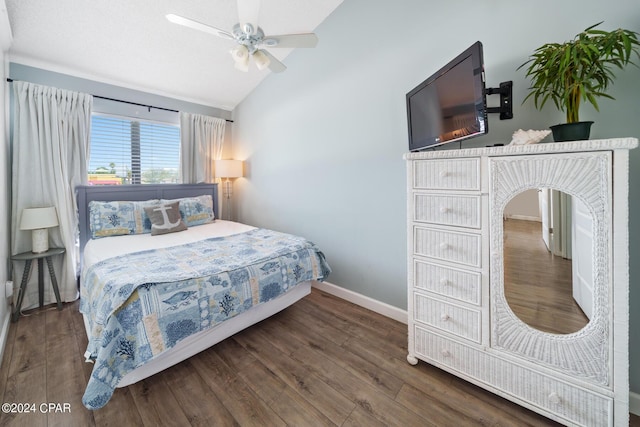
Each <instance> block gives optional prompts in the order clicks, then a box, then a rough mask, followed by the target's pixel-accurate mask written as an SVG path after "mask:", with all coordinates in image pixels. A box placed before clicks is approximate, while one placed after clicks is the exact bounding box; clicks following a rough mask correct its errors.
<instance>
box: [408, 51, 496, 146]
mask: <svg viewBox="0 0 640 427" xmlns="http://www.w3.org/2000/svg"><path fill="white" fill-rule="evenodd" d="M407 122H408V124H409V150H410V151H420V150H424V149H427V148H431V147H435V146H438V145H442V144H446V143H448V142H453V141H461V140H463V139H467V138H472V137H474V136H479V135H483V134H486V133H487V132H488V131H489V129H488V122H487V101H486V94H485V81H484V62H483V57H482V43H480V42H476V43H474V44H473V45H472V46H470V47H469V48H468V49H466V50H465V51H464V52H462V53H461V54H460V55H458V56H456V57H455V58H454V59H453V60H452V61H450V62H449V63H448V64H447V65H445V66H444V67H442V68H441V69H439V70H438V71H437V72H436V73H434V74H433V75H432V76H431V77H429V78H428V79H427V80H425V81H424V82H422V83H420V84H419V85H418V86H416V87H415V89H413V90H412V91H411V92H409V93H407Z"/></svg>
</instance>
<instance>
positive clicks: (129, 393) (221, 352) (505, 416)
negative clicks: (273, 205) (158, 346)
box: [0, 289, 640, 427]
mask: <svg viewBox="0 0 640 427" xmlns="http://www.w3.org/2000/svg"><path fill="white" fill-rule="evenodd" d="M86 344H87V340H86V336H85V333H84V329H83V325H82V318H81V316H80V314H79V313H78V304H77V302H76V303H71V304H66V305H65V306H64V309H63V310H62V311H56V310H48V311H44V312H41V313H37V314H33V315H31V316H29V317H22V318H20V320H19V321H18V322H17V323H14V324H12V325H11V328H10V332H9V339H8V343H7V347H6V349H5V354H4V359H3V361H2V365H1V370H0V396H1V397H2V399H1V400H2V402H16V403H18V402H21V403H35V404H36V413H25V414H4V413H3V414H0V425H2V426H5V425H7V426H9V425H10V426H30V427H31V426H93V425H97V426H111V425H113V426H118V427H124V426H133V425H139V426H158V425H175V426H189V425H192V426H212V425H215V426H227V425H230V426H231V425H240V426H252V425H255V426H272V425H273V426H284V425H291V426H322V425H326V426H334V425H338V426H382V425H391V426H477V425H487V426H488V425H491V426H544V425H555V423H554V422H552V421H551V420H548V419H546V418H544V417H542V416H540V415H538V414H535V413H533V412H531V411H528V410H526V409H524V408H521V407H519V406H518V405H516V404H513V403H511V402H509V401H507V400H504V399H502V398H500V397H498V396H496V395H493V394H491V393H489V392H486V391H484V390H482V389H480V388H478V387H476V386H474V385H472V384H470V383H468V382H466V381H463V380H461V379H459V378H457V377H455V376H453V375H450V374H447V373H445V372H444V371H441V370H439V369H437V368H434V367H433V366H430V365H428V364H426V363H422V362H421V363H419V364H418V365H417V366H411V365H409V364H408V363H407V362H406V353H407V348H406V347H407V328H406V325H404V324H401V323H398V322H395V321H393V320H390V319H388V318H385V317H383V316H381V315H378V314H375V313H373V312H371V311H368V310H366V309H364V308H361V307H358V306H355V305H353V304H350V303H348V302H346V301H344V300H341V299H339V298H336V297H333V296H331V295H328V294H325V293H323V292H320V291H318V290H315V289H314V290H313V292H312V294H311V295H309V296H308V297H306V298H304V299H303V300H301V301H299V302H298V303H296V304H294V305H293V306H291V307H289V308H288V309H286V310H284V311H283V312H281V313H279V314H277V315H275V316H273V317H271V318H269V319H267V320H265V321H263V322H261V323H260V324H258V325H255V326H253V327H251V328H249V329H247V330H245V331H243V332H241V333H238V334H236V335H235V336H233V337H232V338H230V339H227V340H225V341H223V342H222V343H220V344H218V345H216V346H214V347H213V348H211V349H209V350H206V351H204V352H202V353H200V354H198V355H196V356H194V357H192V358H191V359H189V360H187V361H185V362H182V363H180V364H178V365H176V366H174V367H172V368H170V369H168V370H165V371H163V372H161V373H159V374H157V375H155V376H153V377H151V378H149V379H147V380H144V381H141V382H139V383H136V384H134V385H131V386H129V387H126V388H123V389H117V390H116V392H115V394H114V396H113V398H112V399H111V401H110V402H109V403H108V404H107V405H106V406H105V407H104V408H102V409H100V410H97V411H93V412H92V411H88V410H87V409H85V408H84V406H82V403H81V397H82V394H83V392H84V388H85V385H86V382H87V379H88V377H89V374H90V372H91V368H92V366H93V365H90V364H85V363H84V361H83V360H82V356H81V355H82V353H83V352H84V350H85V346H86ZM47 402H48V403H57V404H65V403H68V404H69V406H70V411H68V412H66V413H64V412H63V413H55V412H50V413H40V410H39V405H40V404H41V403H47ZM61 409H64V407H62V408H61ZM637 421H638V419H637V417H634V421H633V423H632V425H640V423H636V422H637ZM634 423H635V424H634Z"/></svg>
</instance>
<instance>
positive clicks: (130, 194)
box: [76, 184, 220, 259]
mask: <svg viewBox="0 0 640 427" xmlns="http://www.w3.org/2000/svg"><path fill="white" fill-rule="evenodd" d="M76 192H77V202H78V220H79V227H80V259H82V251H83V250H84V245H85V244H86V243H87V241H88V240H89V238H90V236H91V232H90V230H89V202H91V201H93V200H96V201H101V202H112V201H116V200H123V201H142V200H150V199H179V198H181V197H194V196H201V195H205V194H206V195H208V194H210V195H211V197H212V198H213V212H214V213H215V216H216V218H218V217H219V216H220V214H219V211H218V184H142V185H95V186H94V185H79V186H77V187H76Z"/></svg>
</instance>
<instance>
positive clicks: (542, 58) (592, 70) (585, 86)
mask: <svg viewBox="0 0 640 427" xmlns="http://www.w3.org/2000/svg"><path fill="white" fill-rule="evenodd" d="M600 24H602V22H600V23H598V24H595V25H592V26H591V27H589V28H587V29H586V30H584V31H583V32H581V33H579V34H578V35H576V36H575V38H574V39H573V40H571V41H568V42H566V43H547V44H545V45H542V46H540V47H539V48H538V49H536V50H535V51H534V53H533V54H532V55H531V56H530V57H529V60H528V61H527V62H525V63H524V64H522V65H520V66H519V67H518V70H519V69H521V68H523V67H527V66H528V67H527V74H526V75H527V77H530V78H531V87H530V88H529V90H530V93H529V94H528V95H527V97H526V98H525V99H524V101H523V103H524V102H526V101H527V100H528V99H530V98H532V99H533V102H534V105H535V106H536V108H537V109H539V110H540V109H542V107H543V106H544V104H545V103H546V102H547V101H548V100H549V98H551V100H552V101H553V102H554V104H555V105H556V107H557V108H558V110H560V111H565V112H566V114H567V123H574V122H578V121H580V120H579V111H580V102H581V101H588V102H590V103H591V105H593V106H594V107H595V109H596V110H597V111H600V110H599V108H598V102H597V98H598V97H605V98H609V99H614V98H613V97H612V96H610V95H608V94H607V93H606V91H607V88H608V87H609V85H610V84H612V82H613V79H614V74H613V71H612V69H613V68H614V67H617V68H619V69H622V68H624V66H626V65H627V64H632V65H636V64H634V63H633V62H632V61H631V58H632V56H633V54H634V53H635V55H636V56H637V57H638V58H640V52H639V50H638V48H639V46H640V42H639V41H638V35H639V34H638V33H636V32H635V31H630V30H624V29H617V30H614V31H604V30H599V29H596V27H597V26H598V25H600Z"/></svg>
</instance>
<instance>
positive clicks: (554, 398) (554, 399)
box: [549, 391, 562, 405]
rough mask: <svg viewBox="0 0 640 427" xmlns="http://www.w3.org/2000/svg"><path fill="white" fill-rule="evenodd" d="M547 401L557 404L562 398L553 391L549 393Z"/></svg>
mask: <svg viewBox="0 0 640 427" xmlns="http://www.w3.org/2000/svg"><path fill="white" fill-rule="evenodd" d="M549 402H550V403H551V404H553V405H558V404H560V403H562V399H560V396H558V393H556V392H555V391H554V392H552V393H550V394H549Z"/></svg>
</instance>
